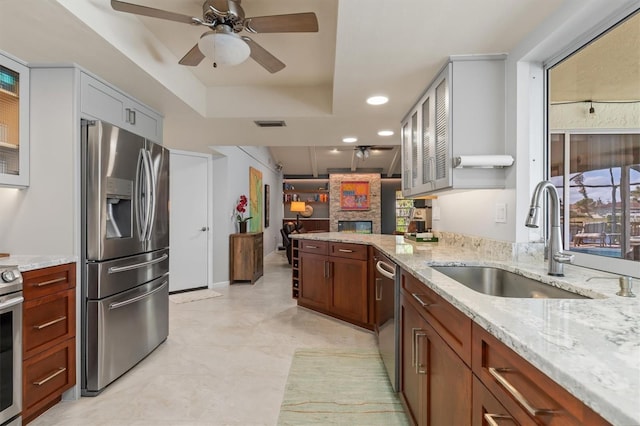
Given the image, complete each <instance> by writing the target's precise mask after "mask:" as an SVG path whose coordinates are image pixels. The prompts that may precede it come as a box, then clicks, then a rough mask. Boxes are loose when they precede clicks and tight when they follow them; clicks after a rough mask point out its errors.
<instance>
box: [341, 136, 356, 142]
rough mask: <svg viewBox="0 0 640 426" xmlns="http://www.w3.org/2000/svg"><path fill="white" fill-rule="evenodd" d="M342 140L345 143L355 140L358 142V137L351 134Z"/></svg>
mask: <svg viewBox="0 0 640 426" xmlns="http://www.w3.org/2000/svg"><path fill="white" fill-rule="evenodd" d="M342 142H344V143H354V142H358V138H354V137H353V136H349V137H346V138H342Z"/></svg>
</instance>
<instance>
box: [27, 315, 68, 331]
mask: <svg viewBox="0 0 640 426" xmlns="http://www.w3.org/2000/svg"><path fill="white" fill-rule="evenodd" d="M66 319H67V317H66V316H62V317H60V318H56V319H54V320H53V321H49V322H45V323H44V324H40V325H34V326H33V328H35V329H36V330H42V329H43V328H47V327H51V326H52V325H53V324H57V323H59V322H61V321H64V320H66Z"/></svg>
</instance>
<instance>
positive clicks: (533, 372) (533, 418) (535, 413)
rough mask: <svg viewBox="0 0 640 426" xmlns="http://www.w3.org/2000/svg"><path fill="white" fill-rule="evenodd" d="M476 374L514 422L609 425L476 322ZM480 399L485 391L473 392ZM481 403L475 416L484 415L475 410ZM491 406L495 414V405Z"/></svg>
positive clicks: (474, 336)
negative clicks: (481, 392)
mask: <svg viewBox="0 0 640 426" xmlns="http://www.w3.org/2000/svg"><path fill="white" fill-rule="evenodd" d="M473 373H474V374H475V375H476V376H477V378H478V379H479V381H480V382H481V383H482V385H484V387H485V388H486V389H487V390H488V391H489V392H490V393H491V395H492V396H493V397H494V399H495V401H497V402H499V404H500V405H501V407H502V408H500V407H498V408H497V409H498V410H500V411H502V412H503V413H505V415H506V416H509V417H511V418H512V419H513V421H514V422H515V424H520V425H539V424H544V425H576V426H577V425H608V424H609V423H608V422H607V421H606V420H604V419H603V418H602V417H600V416H599V415H598V414H596V413H595V412H594V411H593V410H591V409H590V408H589V407H587V406H586V405H585V404H584V403H583V402H582V401H580V400H578V399H577V398H576V397H574V396H573V395H571V394H570V393H569V392H568V391H566V390H565V389H564V388H562V387H561V386H560V385H558V384H557V383H556V382H554V381H553V380H551V379H550V378H549V377H547V376H546V375H545V374H543V373H542V372H540V371H539V370H538V369H536V368H535V367H534V366H532V365H531V364H529V362H527V361H526V360H524V359H523V358H522V357H520V356H519V355H518V354H517V353H515V352H514V351H513V350H511V349H510V348H508V347H507V346H506V345H505V344H503V343H502V342H500V341H499V340H498V339H496V338H495V337H493V336H492V335H490V334H489V333H488V332H486V331H485V330H484V329H483V328H482V327H480V326H479V325H477V324H474V325H473ZM477 398H482V394H478V395H476V394H474V399H477ZM479 404H480V403H478V402H477V403H476V404H474V419H477V417H478V416H480V415H481V414H482V413H480V412H476V411H477V410H476V408H478V406H479ZM491 408H492V414H495V413H494V412H493V410H494V409H496V407H491ZM482 410H483V411H484V410H485V409H484V408H483V409H482ZM483 416H484V415H483ZM474 423H476V420H474ZM476 424H483V423H476Z"/></svg>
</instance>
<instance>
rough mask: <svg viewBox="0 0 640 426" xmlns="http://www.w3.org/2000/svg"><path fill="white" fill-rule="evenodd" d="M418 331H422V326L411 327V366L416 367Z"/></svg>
mask: <svg viewBox="0 0 640 426" xmlns="http://www.w3.org/2000/svg"><path fill="white" fill-rule="evenodd" d="M418 331H422V329H421V328H417V327H414V328H412V329H411V340H412V342H411V366H412V367H415V365H416V333H417V332H418Z"/></svg>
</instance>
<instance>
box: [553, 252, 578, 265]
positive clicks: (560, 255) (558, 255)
mask: <svg viewBox="0 0 640 426" xmlns="http://www.w3.org/2000/svg"><path fill="white" fill-rule="evenodd" d="M574 258H575V256H574V255H572V254H569V253H565V252H563V251H558V252H555V253H554V254H553V260H555V261H556V262H560V263H573V259H574Z"/></svg>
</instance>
